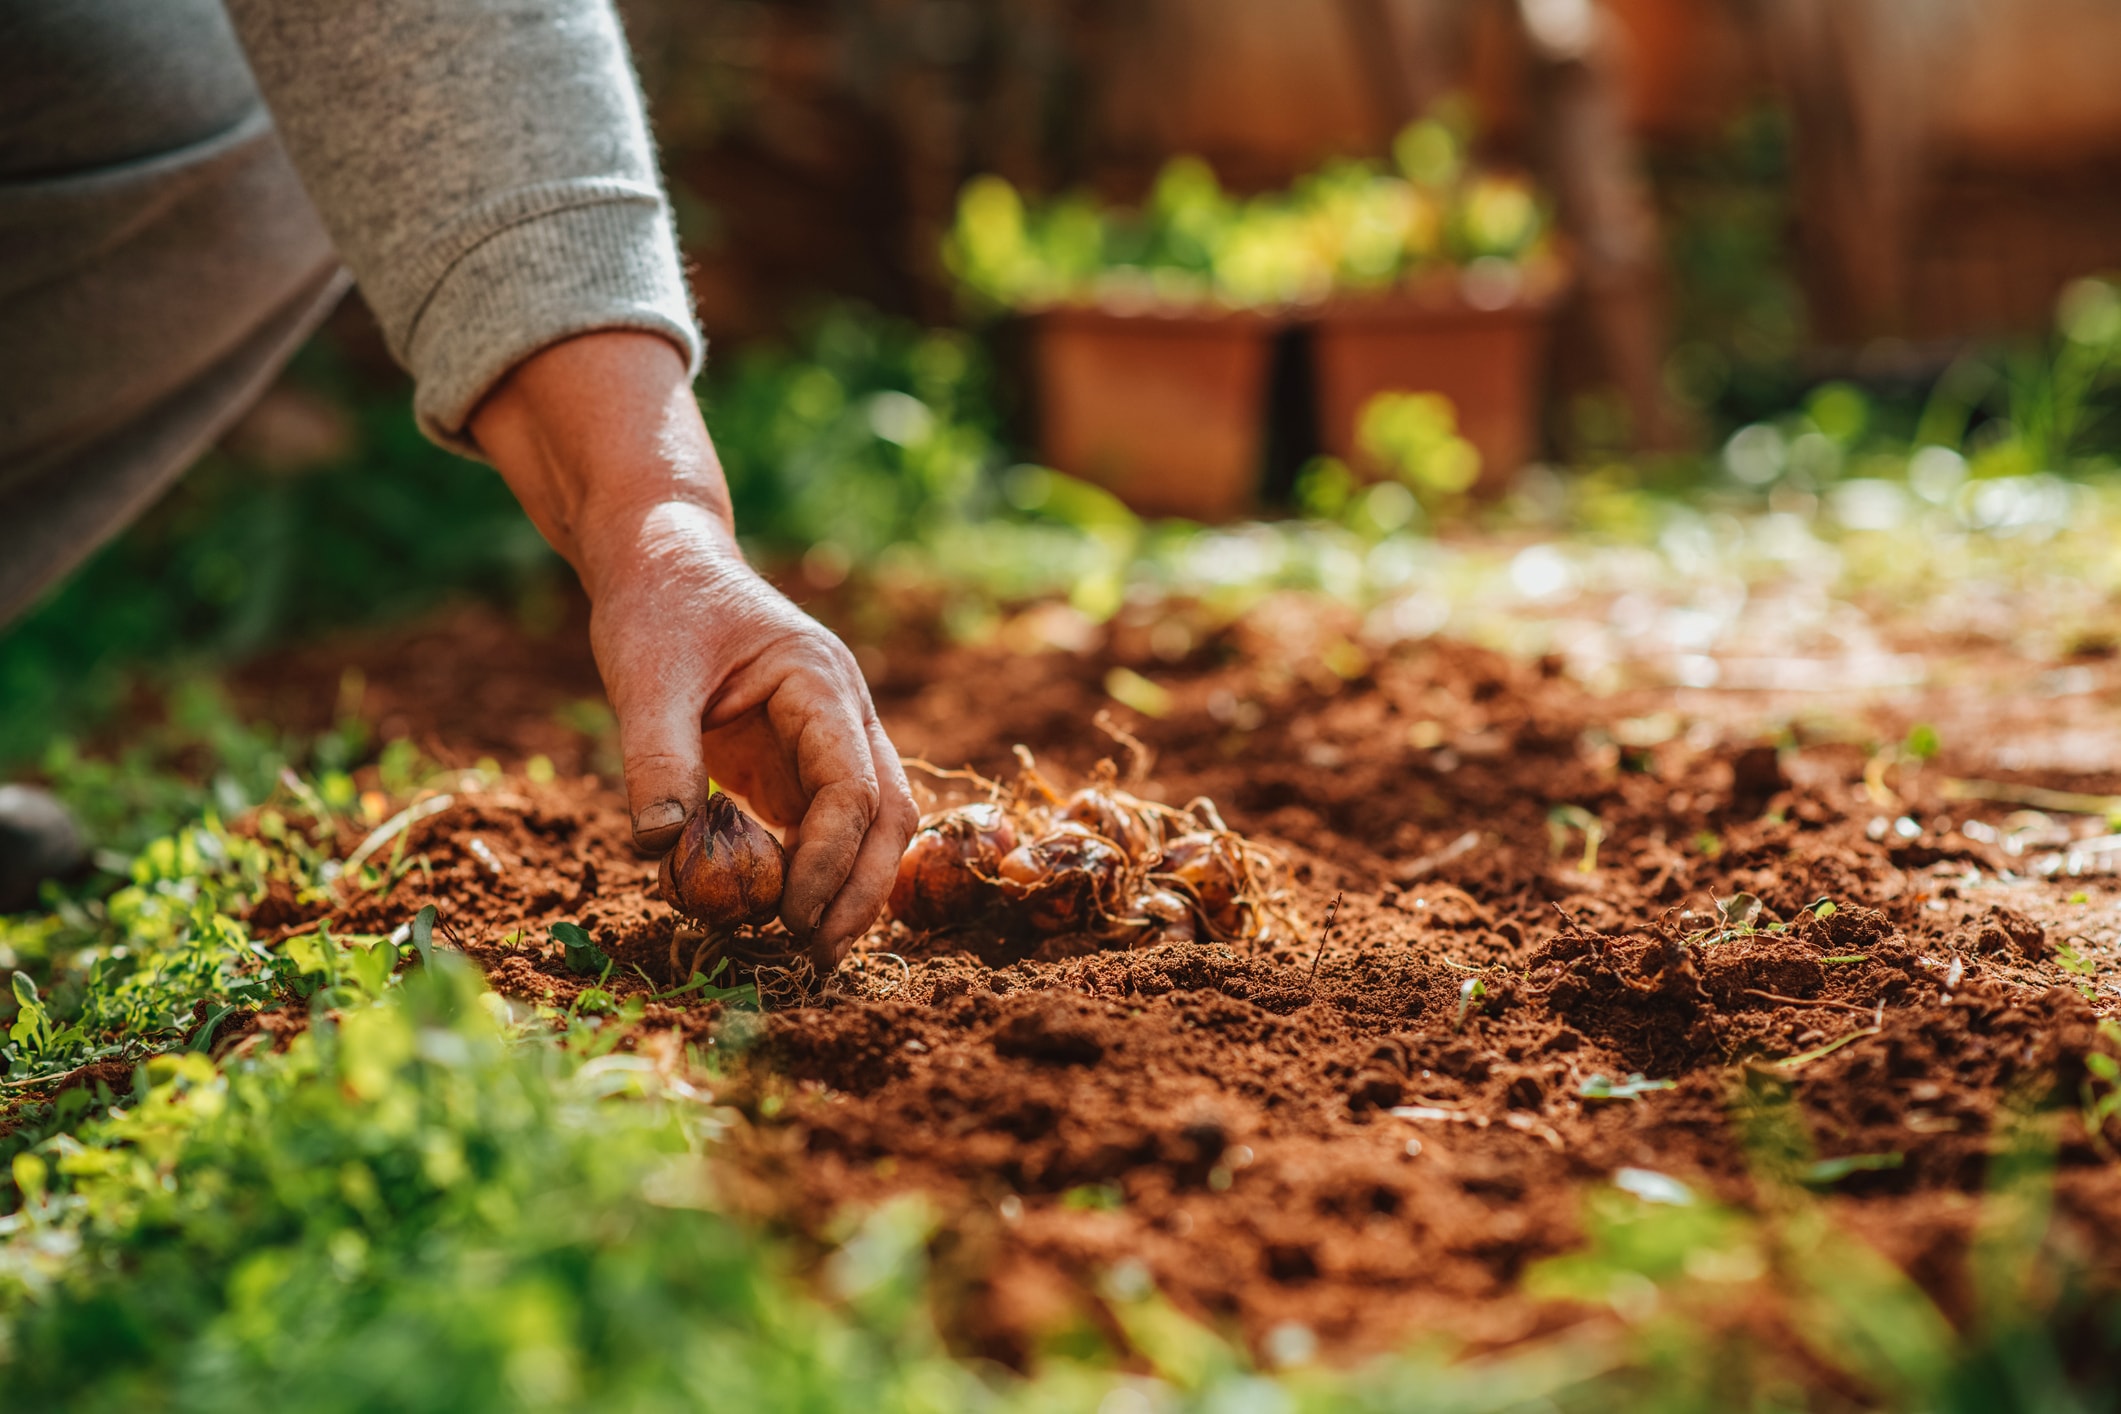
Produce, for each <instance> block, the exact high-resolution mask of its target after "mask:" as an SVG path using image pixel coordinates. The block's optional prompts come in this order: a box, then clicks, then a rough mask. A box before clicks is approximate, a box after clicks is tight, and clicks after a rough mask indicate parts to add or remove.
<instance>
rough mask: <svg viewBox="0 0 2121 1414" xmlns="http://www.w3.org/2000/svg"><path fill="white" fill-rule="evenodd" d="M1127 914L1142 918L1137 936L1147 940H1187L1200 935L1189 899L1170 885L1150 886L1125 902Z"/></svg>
mask: <svg viewBox="0 0 2121 1414" xmlns="http://www.w3.org/2000/svg"><path fill="white" fill-rule="evenodd" d="M1127 912H1128V914H1129V915H1130V916H1131V917H1134V918H1139V919H1142V920H1143V922H1142V923H1141V924H1140V925H1139V928H1140V937H1141V940H1142V941H1144V942H1150V943H1191V942H1197V941H1199V939H1200V924H1199V921H1198V920H1197V919H1196V918H1195V917H1194V908H1193V900H1191V899H1189V898H1187V897H1186V896H1185V895H1183V894H1180V893H1177V892H1174V891H1173V890H1171V889H1150V890H1148V891H1147V892H1146V893H1141V894H1137V895H1135V897H1134V902H1133V903H1131V904H1129V905H1128V907H1127Z"/></svg>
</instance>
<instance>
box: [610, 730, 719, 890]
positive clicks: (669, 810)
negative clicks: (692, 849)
mask: <svg viewBox="0 0 2121 1414" xmlns="http://www.w3.org/2000/svg"><path fill="white" fill-rule="evenodd" d="M619 753H620V755H621V757H622V758H623V759H624V762H625V770H626V801H627V806H628V808H629V809H631V810H632V812H633V843H634V847H635V848H637V849H641V850H645V851H648V852H650V853H654V854H660V853H662V852H663V851H664V850H667V849H669V848H670V847H671V846H672V845H674V844H676V843H677V841H678V835H679V834H680V833H681V832H682V831H683V830H684V827H685V819H686V817H687V816H689V815H690V814H691V813H692V811H693V808H694V807H695V806H697V805H698V804H699V803H700V802H701V801H702V800H704V799H706V796H707V768H706V765H705V764H704V762H702V760H701V758H700V718H699V713H698V712H697V711H688V710H686V709H685V708H683V707H682V706H680V705H679V704H678V703H677V702H676V701H673V700H671V699H670V698H668V697H666V698H664V699H663V700H662V701H661V702H660V703H658V705H657V706H655V707H653V708H645V707H644V708H637V709H635V710H633V711H631V712H628V711H626V710H625V709H624V708H621V709H620V710H619Z"/></svg>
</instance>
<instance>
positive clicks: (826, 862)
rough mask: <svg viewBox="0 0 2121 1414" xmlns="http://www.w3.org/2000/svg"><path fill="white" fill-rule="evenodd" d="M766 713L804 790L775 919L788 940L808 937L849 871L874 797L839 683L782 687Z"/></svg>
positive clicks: (858, 733) (868, 765) (858, 726)
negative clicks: (792, 936)
mask: <svg viewBox="0 0 2121 1414" xmlns="http://www.w3.org/2000/svg"><path fill="white" fill-rule="evenodd" d="M788 699H794V700H792V701H791V700H788ZM784 701H786V702H787V705H786V706H784V705H783V704H784ZM769 712H770V714H771V715H772V717H773V718H774V725H775V726H776V727H777V728H779V729H780V731H781V740H782V742H783V744H784V745H785V746H786V747H787V748H788V753H789V755H790V756H792V757H793V758H794V759H795V768H796V777H797V779H798V781H799V782H800V783H801V785H802V788H803V789H804V790H806V791H808V792H809V794H810V804H809V806H808V807H807V808H806V809H805V810H804V811H803V818H802V821H801V822H800V823H799V824H798V825H797V826H796V828H795V841H796V845H795V854H794V857H793V858H791V859H790V860H789V864H788V887H787V889H786V890H785V891H784V892H783V893H782V895H781V921H782V922H783V923H785V924H787V925H788V931H789V932H791V933H793V934H795V936H796V937H798V938H803V939H808V938H810V937H811V935H812V934H813V933H815V932H816V930H817V926H818V923H819V921H820V920H821V919H822V918H823V916H824V913H825V909H826V906H827V905H829V904H830V903H831V902H832V900H833V898H834V897H835V896H837V895H838V893H839V891H840V888H841V886H842V885H843V884H845V883H846V882H847V876H848V875H849V874H851V873H853V872H854V862H855V860H856V859H857V858H859V857H860V855H861V849H862V841H863V839H864V838H865V837H866V836H867V835H868V833H869V824H870V822H871V821H872V820H874V819H875V818H876V812H877V806H878V805H879V803H880V802H881V799H882V794H881V791H880V789H879V787H878V784H877V778H876V763H875V761H874V760H873V759H872V758H871V756H870V751H869V738H868V734H867V733H866V732H865V731H863V729H862V719H861V717H860V715H858V709H857V708H856V706H855V704H854V703H853V702H851V701H849V700H848V697H847V696H846V689H845V686H844V685H843V684H840V683H836V682H818V681H815V680H813V681H810V682H807V683H801V684H797V683H790V684H786V685H784V686H783V687H782V689H781V691H780V692H779V693H776V694H775V697H774V701H773V704H772V706H771V708H769Z"/></svg>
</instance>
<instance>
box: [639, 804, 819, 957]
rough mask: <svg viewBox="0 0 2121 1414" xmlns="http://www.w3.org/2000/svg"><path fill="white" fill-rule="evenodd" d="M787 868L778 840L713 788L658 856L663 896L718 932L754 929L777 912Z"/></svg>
mask: <svg viewBox="0 0 2121 1414" xmlns="http://www.w3.org/2000/svg"><path fill="white" fill-rule="evenodd" d="M787 872H788V856H787V853H786V851H784V850H783V849H782V848H781V842H780V841H779V840H777V839H775V838H774V837H773V836H772V834H771V833H769V832H768V831H767V829H766V827H765V826H764V825H761V824H760V823H759V822H758V821H756V820H754V819H752V818H751V817H750V816H749V815H746V814H745V813H744V812H743V811H742V810H740V809H738V808H737V804H736V802H735V801H733V800H731V799H730V798H729V797H728V796H727V795H725V794H723V793H722V792H721V791H716V792H715V793H714V794H712V795H710V796H708V797H707V803H706V804H705V805H702V806H701V807H700V808H699V809H698V810H696V811H694V812H693V815H692V818H691V819H690V820H687V821H686V822H685V832H684V833H683V834H681V835H679V836H678V842H677V845H676V847H675V848H673V849H672V850H671V851H670V853H668V854H666V855H664V856H663V872H662V890H663V898H664V900H665V901H666V902H668V903H669V904H670V906H671V907H672V908H675V909H676V910H677V911H678V912H680V913H682V914H684V915H685V916H686V917H688V918H691V919H694V920H696V921H698V922H700V923H704V924H706V925H707V927H708V928H710V929H712V930H715V931H718V932H726V931H728V930H729V929H732V928H742V927H757V926H759V925H760V924H763V923H768V922H771V921H772V919H773V917H774V915H775V914H777V913H779V912H780V910H781V889H782V886H783V885H784V883H785V882H786V879H787Z"/></svg>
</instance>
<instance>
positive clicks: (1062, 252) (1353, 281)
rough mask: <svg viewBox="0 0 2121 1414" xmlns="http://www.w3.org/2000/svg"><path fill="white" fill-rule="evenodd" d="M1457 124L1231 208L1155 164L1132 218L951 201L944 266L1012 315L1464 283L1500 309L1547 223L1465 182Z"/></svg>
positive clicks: (1476, 176)
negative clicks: (1471, 279)
mask: <svg viewBox="0 0 2121 1414" xmlns="http://www.w3.org/2000/svg"><path fill="white" fill-rule="evenodd" d="M1466 137H1467V135H1466V132H1465V129H1464V125H1463V124H1462V123H1453V122H1450V121H1447V120H1445V119H1443V118H1430V119H1425V120H1423V121H1421V122H1417V123H1415V124H1413V125H1412V126H1410V127H1409V128H1407V129H1406V130H1405V131H1404V132H1402V133H1401V134H1400V136H1399V138H1398V140H1397V142H1395V143H1394V145H1393V153H1394V161H1393V163H1392V164H1390V165H1386V164H1380V163H1376V162H1362V161H1349V160H1336V161H1333V162H1330V163H1328V164H1326V165H1325V166H1324V167H1322V168H1320V169H1319V170H1318V171H1316V172H1313V173H1311V174H1310V175H1308V176H1305V177H1303V178H1301V179H1299V180H1298V181H1297V182H1296V183H1295V184H1294V185H1292V186H1291V187H1290V188H1289V189H1288V190H1286V191H1280V192H1272V193H1268V194H1265V195H1261V196H1256V197H1252V198H1250V199H1248V200H1239V199H1237V198H1235V197H1233V196H1231V195H1230V194H1228V193H1227V192H1225V191H1224V190H1223V188H1222V186H1221V184H1220V183H1219V182H1218V181H1217V180H1216V177H1215V173H1214V172H1213V170H1211V169H1210V168H1209V167H1208V165H1207V164H1206V163H1205V162H1203V161H1201V160H1200V159H1199V158H1197V157H1177V158H1173V159H1172V160H1171V161H1170V162H1168V163H1166V164H1165V166H1164V168H1163V170H1162V172H1161V173H1160V174H1159V175H1158V177H1157V179H1156V185H1155V187H1154V188H1153V189H1152V190H1151V192H1150V194H1149V198H1148V200H1147V201H1146V202H1144V203H1143V204H1142V205H1141V206H1140V207H1139V208H1119V207H1107V206H1101V205H1099V204H1097V203H1096V202H1094V201H1092V200H1091V199H1090V198H1088V197H1085V196H1082V195H1079V194H1077V195H1069V196H1064V197H1060V198H1057V199H1055V200H1052V201H1047V202H1042V203H1039V204H1037V205H1027V204H1026V203H1025V201H1024V199H1023V197H1022V196H1021V195H1019V194H1018V192H1017V191H1016V189H1015V188H1014V187H1012V186H1011V185H1009V183H1008V182H1006V181H1004V180H1003V179H1002V178H1000V177H994V176H983V177H976V178H974V179H973V180H972V181H971V182H969V183H967V184H966V186H965V188H964V191H963V192H962V193H961V194H960V195H959V198H958V210H957V222H956V225H955V227H954V228H953V230H952V232H951V235H950V238H949V239H948V241H947V242H946V243H945V247H944V262H945V264H946V265H948V267H949V268H950V270H951V272H952V273H953V274H954V275H955V276H956V277H957V279H958V281H959V282H960V284H961V286H962V287H963V289H964V291H965V293H966V294H967V296H968V298H969V299H970V300H971V301H972V302H973V303H975V304H977V305H981V306H984V307H987V308H1003V309H1025V308H1037V307H1040V306H1045V305H1052V304H1057V303H1067V302H1079V301H1084V300H1101V301H1107V302H1115V303H1133V304H1141V303H1159V304H1165V305H1185V304H1196V303H1203V302H1207V301H1214V302H1216V303H1219V304H1222V305H1227V306H1234V307H1238V308H1268V307H1274V306H1280V305H1288V304H1300V303H1309V302H1314V301H1317V300H1320V299H1323V298H1325V297H1326V296H1327V295H1328V294H1331V293H1333V292H1334V291H1336V290H1368V289H1380V288H1384V287H1387V286H1390V285H1393V284H1396V283H1398V282H1400V281H1402V280H1406V279H1408V278H1410V277H1414V276H1418V275H1421V274H1423V273H1426V272H1429V271H1433V270H1454V269H1470V270H1473V271H1474V272H1476V273H1477V275H1478V276H1479V277H1480V278H1479V279H1477V280H1476V281H1475V285H1476V286H1478V287H1479V288H1480V290H1481V292H1482V293H1481V298H1482V300H1483V302H1486V301H1490V300H1493V301H1497V302H1507V301H1508V300H1509V299H1511V298H1513V297H1514V296H1515V294H1516V293H1517V291H1518V289H1519V287H1520V284H1521V282H1522V280H1523V278H1524V275H1525V272H1526V269H1527V268H1528V267H1530V266H1532V265H1534V264H1536V263H1538V262H1541V261H1543V260H1544V259H1545V258H1546V250H1545V238H1546V234H1547V227H1548V219H1547V216H1546V213H1545V210H1544V209H1543V206H1542V203H1541V200H1540V198H1539V196H1538V194H1537V193H1536V192H1535V191H1534V190H1533V188H1532V187H1531V185H1530V184H1529V183H1528V182H1526V181H1525V180H1523V179H1522V178H1520V177H1516V176H1512V175H1506V174H1502V173H1498V172H1484V171H1480V170H1478V169H1476V168H1475V167H1474V166H1473V165H1472V164H1471V162H1470V161H1469V160H1468V157H1467V153H1466Z"/></svg>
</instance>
